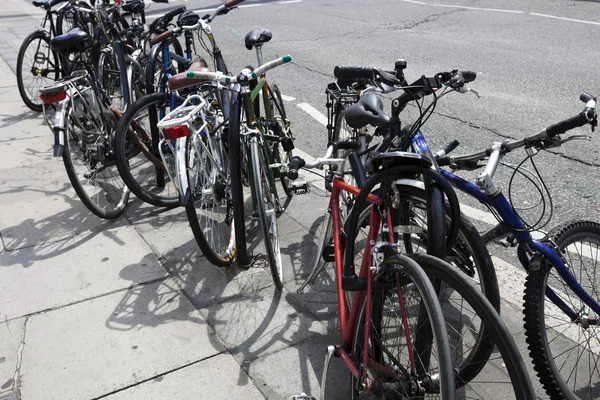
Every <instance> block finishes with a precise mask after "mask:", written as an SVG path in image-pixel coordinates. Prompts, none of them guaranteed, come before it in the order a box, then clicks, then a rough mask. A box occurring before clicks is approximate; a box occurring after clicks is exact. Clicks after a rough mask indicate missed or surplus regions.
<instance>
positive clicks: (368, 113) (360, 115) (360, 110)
mask: <svg viewBox="0 0 600 400" xmlns="http://www.w3.org/2000/svg"><path fill="white" fill-rule="evenodd" d="M344 118H345V119H346V122H347V123H348V125H350V127H352V128H354V129H360V128H362V127H365V126H367V125H373V126H385V125H387V124H389V122H390V117H389V116H387V115H386V113H385V112H383V101H381V99H380V98H379V97H377V96H376V95H375V94H373V93H368V94H366V95H364V96H363V97H361V98H360V100H359V101H358V102H357V103H355V104H352V105H351V106H350V107H348V108H347V109H346V113H345V114H344Z"/></svg>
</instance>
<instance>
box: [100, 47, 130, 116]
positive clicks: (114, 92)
mask: <svg viewBox="0 0 600 400" xmlns="http://www.w3.org/2000/svg"><path fill="white" fill-rule="evenodd" d="M98 81H99V82H100V84H101V85H102V89H103V90H104V93H105V94H106V96H107V97H108V100H109V102H110V104H111V105H112V106H113V107H115V108H116V109H117V110H119V111H123V110H124V109H125V104H124V100H123V89H122V86H121V75H120V73H119V65H118V63H117V58H116V56H115V54H114V52H113V51H112V50H110V49H103V50H102V51H100V54H98Z"/></svg>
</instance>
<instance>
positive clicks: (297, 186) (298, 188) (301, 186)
mask: <svg viewBox="0 0 600 400" xmlns="http://www.w3.org/2000/svg"><path fill="white" fill-rule="evenodd" d="M291 190H292V191H293V192H294V194H296V195H301V194H307V193H310V188H309V187H308V183H307V182H306V181H298V182H292V186H291Z"/></svg>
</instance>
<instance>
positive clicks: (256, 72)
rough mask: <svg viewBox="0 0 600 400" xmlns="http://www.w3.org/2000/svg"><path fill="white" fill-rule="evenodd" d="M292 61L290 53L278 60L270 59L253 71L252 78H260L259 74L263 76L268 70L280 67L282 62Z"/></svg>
mask: <svg viewBox="0 0 600 400" xmlns="http://www.w3.org/2000/svg"><path fill="white" fill-rule="evenodd" d="M290 61H292V56H290V55H285V56H283V57H280V58H278V59H277V60H273V61H269V62H268V63H265V64H263V65H261V66H260V67H258V68H256V69H255V70H254V71H252V74H251V75H252V79H258V77H259V76H261V75H262V74H264V73H265V72H267V71H268V70H270V69H273V68H275V67H278V66H280V65H282V64H285V63H288V62H290Z"/></svg>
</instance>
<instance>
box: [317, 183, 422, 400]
mask: <svg viewBox="0 0 600 400" xmlns="http://www.w3.org/2000/svg"><path fill="white" fill-rule="evenodd" d="M342 191H345V192H348V193H351V194H353V195H355V196H358V194H359V193H360V191H361V190H360V189H359V188H357V187H355V186H352V185H349V184H347V183H345V182H344V181H343V179H341V178H340V177H339V176H334V178H333V182H332V191H331V196H330V199H329V208H328V212H329V213H330V214H331V219H332V228H333V229H332V235H333V246H334V254H335V280H336V291H337V300H338V315H339V320H340V339H341V343H340V344H339V345H336V346H334V353H335V354H336V355H337V356H339V357H341V358H342V360H343V361H344V363H345V364H346V366H347V367H348V369H349V370H350V371H351V373H352V374H353V375H354V377H355V378H356V379H357V380H358V379H359V378H360V377H361V376H363V377H364V376H366V375H364V374H363V375H361V371H359V370H358V368H357V367H356V365H355V364H354V362H353V361H352V359H351V357H350V355H349V354H348V351H347V349H348V348H350V347H351V346H352V342H353V340H354V331H355V330H356V325H357V321H358V318H359V313H360V309H361V307H360V306H361V303H362V301H363V298H364V296H365V295H366V306H365V307H366V309H365V312H366V315H365V321H364V323H365V337H364V341H365V348H367V347H368V346H367V344H368V341H369V331H370V323H371V316H370V312H371V295H372V287H373V274H372V273H371V265H372V263H371V250H372V248H373V244H374V243H375V242H376V240H377V237H378V235H379V225H380V223H381V215H380V213H379V212H378V211H377V210H376V207H372V208H371V212H370V216H369V233H368V235H367V239H366V246H365V249H364V253H363V258H362V262H361V266H360V271H359V275H358V277H359V279H363V280H364V281H365V282H366V294H365V291H364V290H357V291H355V295H354V297H353V299H352V304H351V306H350V308H348V302H347V300H346V296H345V293H344V290H343V288H342V275H343V271H344V266H343V250H342V247H343V245H342V237H341V232H342V227H341V219H340V200H339V199H340V193H341V192H342ZM367 201H368V202H369V203H371V204H373V205H383V200H382V199H381V198H380V197H378V196H376V195H374V194H369V195H368V196H367ZM387 223H388V226H392V225H391V224H392V220H391V215H390V214H389V213H388V215H387ZM388 241H389V242H393V241H394V237H393V233H392V230H391V229H390V232H388ZM320 256H321V255H320V254H319V255H318V257H320ZM397 290H398V292H399V293H398V295H399V297H400V298H402V294H401V291H402V289H401V287H400V286H399V287H398V289H397ZM400 307H401V308H403V307H404V303H403V302H402V301H400ZM405 333H406V332H405ZM406 334H408V333H406ZM407 343H409V348H412V347H411V346H410V339H409V338H407ZM409 351H410V353H411V357H412V350H409ZM362 356H363V360H362V366H363V369H366V366H367V365H371V366H373V365H374V363H376V361H374V360H372V359H370V358H369V352H366V351H365V352H363V355H362ZM412 363H413V364H414V360H413V362H412ZM413 367H414V365H413ZM377 368H378V369H380V370H388V367H386V366H384V365H377ZM326 369H327V365H326V367H325V370H326ZM363 372H364V371H363ZM390 373H392V372H391V371H390ZM394 374H397V371H396V372H394ZM364 383H366V385H367V390H368V385H369V383H368V382H364ZM324 389H325V387H324V385H323V386H322V389H321V390H322V392H321V398H323V395H324Z"/></svg>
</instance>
